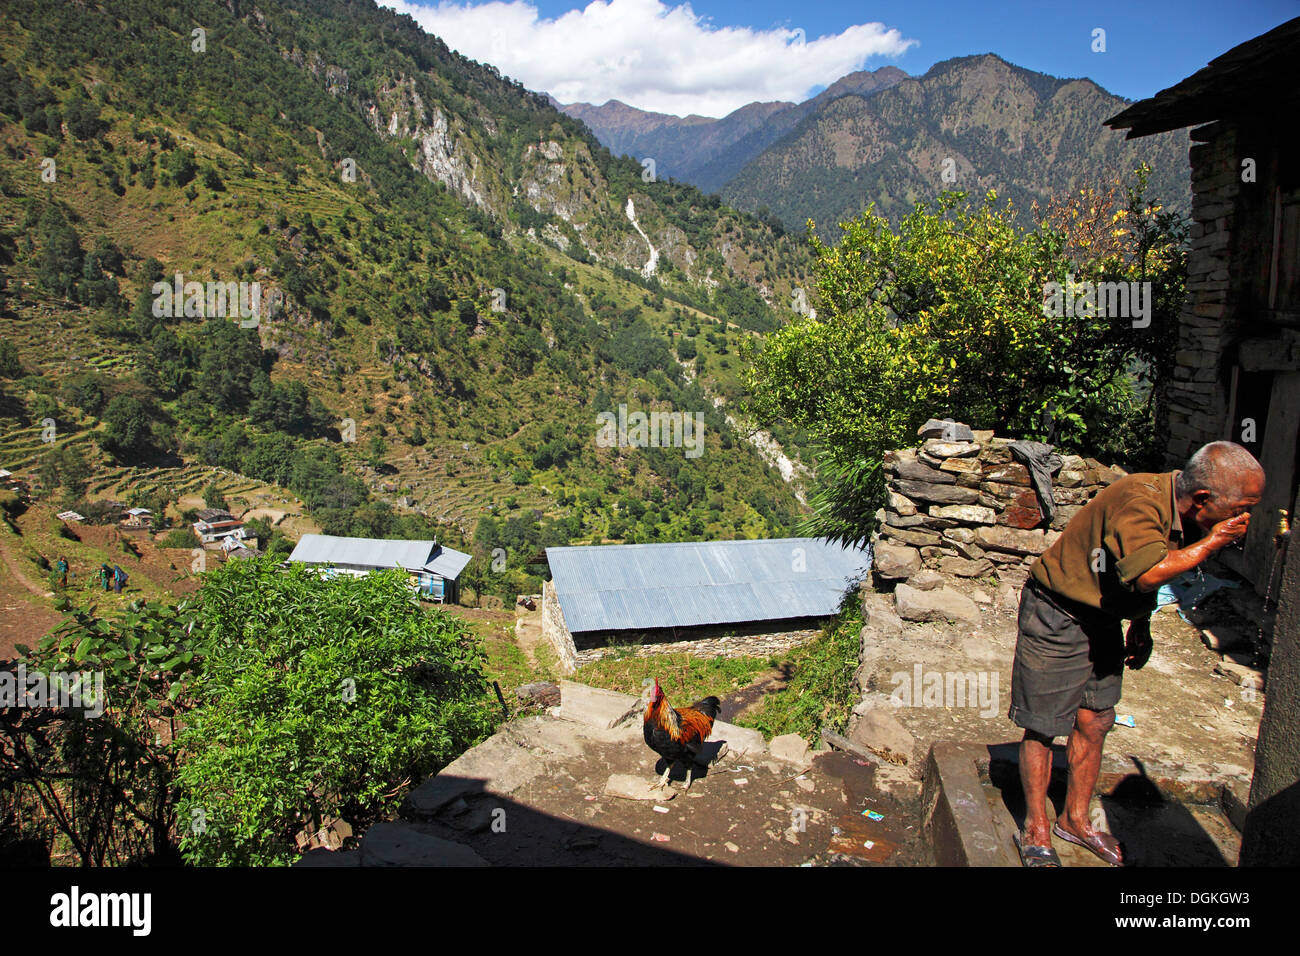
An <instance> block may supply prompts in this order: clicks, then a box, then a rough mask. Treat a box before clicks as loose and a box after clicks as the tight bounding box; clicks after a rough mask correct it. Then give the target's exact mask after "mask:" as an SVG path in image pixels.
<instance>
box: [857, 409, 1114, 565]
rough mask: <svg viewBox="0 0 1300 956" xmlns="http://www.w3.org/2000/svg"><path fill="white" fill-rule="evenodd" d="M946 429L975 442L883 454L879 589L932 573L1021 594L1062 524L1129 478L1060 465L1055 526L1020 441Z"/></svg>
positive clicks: (1094, 467)
mask: <svg viewBox="0 0 1300 956" xmlns="http://www.w3.org/2000/svg"><path fill="white" fill-rule="evenodd" d="M944 428H945V430H946V431H947V432H948V433H949V434H958V435H964V436H969V437H970V438H971V440H968V441H946V440H944V439H943V438H929V439H925V440H923V442H922V444H921V445H919V446H918V447H916V448H905V449H899V450H897V451H891V452H887V453H886V454H885V461H884V468H885V485H886V489H887V490H886V506H885V508H884V509H882V510H881V511H880V512H878V513H877V518H878V519H879V522H880V530H879V532H878V533H877V534H876V535H875V536H874V538H873V540H872V547H873V551H874V570H875V573H876V576H877V578H878V579H882V580H885V581H903V580H907V579H909V578H911V577H912V576H913V575H914V574H916V573H917V572H918V571H921V570H923V569H928V570H931V571H935V572H939V573H942V574H944V575H948V576H952V577H959V578H980V577H987V576H990V575H993V576H996V577H997V579H998V580H999V581H1000V582H1001V583H1003V584H1012V585H1015V586H1019V585H1020V584H1023V583H1024V581H1025V578H1026V577H1027V576H1028V573H1029V565H1031V564H1032V563H1033V561H1034V559H1035V558H1036V557H1037V556H1038V555H1039V554H1041V553H1042V552H1043V551H1045V550H1046V549H1047V548H1048V546H1049V545H1051V543H1052V542H1053V541H1055V540H1056V539H1057V537H1059V536H1060V531H1061V529H1062V528H1064V527H1065V525H1066V522H1068V521H1069V520H1070V518H1072V517H1073V516H1074V515H1075V514H1077V513H1078V511H1079V510H1080V509H1081V508H1082V507H1083V506H1084V505H1085V504H1087V503H1088V501H1090V500H1091V499H1092V497H1093V495H1095V494H1096V493H1097V492H1098V491H1100V490H1101V489H1102V488H1105V487H1106V486H1107V485H1109V484H1110V483H1111V482H1113V481H1114V480H1115V479H1116V478H1119V477H1122V476H1123V475H1124V474H1125V472H1124V471H1123V470H1122V469H1120V468H1117V467H1115V466H1106V465H1103V464H1102V463H1101V462H1099V461H1097V460H1096V459H1094V458H1080V457H1079V456H1077V455H1062V456H1061V458H1062V465H1061V469H1060V471H1059V472H1058V473H1057V474H1056V475H1055V476H1054V477H1053V480H1052V499H1053V501H1055V503H1056V504H1057V505H1058V508H1057V511H1056V516H1055V518H1054V519H1053V520H1052V521H1051V523H1050V526H1049V525H1048V523H1047V522H1046V520H1045V518H1044V516H1043V513H1042V511H1041V510H1040V508H1039V504H1038V497H1037V494H1036V492H1035V491H1034V489H1033V487H1032V484H1031V482H1030V477H1029V469H1028V468H1026V467H1025V466H1024V465H1022V464H1020V463H1019V462H1017V461H1015V460H1014V459H1013V458H1012V455H1011V451H1010V449H1009V448H1008V446H1009V445H1011V444H1012V443H1013V442H1014V441H1015V439H1011V438H996V437H994V435H993V433H992V432H989V431H975V432H972V431H971V430H970V429H969V428H967V427H966V426H964V425H953V424H952V423H948V425H945V426H944ZM933 430H935V429H931V431H933ZM922 431H923V434H925V433H926V430H925V429H923V430H922Z"/></svg>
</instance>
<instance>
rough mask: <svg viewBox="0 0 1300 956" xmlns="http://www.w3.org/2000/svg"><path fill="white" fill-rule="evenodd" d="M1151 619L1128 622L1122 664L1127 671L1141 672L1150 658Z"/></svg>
mask: <svg viewBox="0 0 1300 956" xmlns="http://www.w3.org/2000/svg"><path fill="white" fill-rule="evenodd" d="M1151 647H1152V643H1151V618H1149V617H1144V618H1139V619H1137V620H1134V621H1131V622H1129V626H1128V634H1127V635H1126V636H1125V638H1124V663H1125V664H1127V665H1128V668H1129V670H1134V671H1136V670H1141V668H1142V666H1143V665H1144V664H1146V662H1147V661H1148V660H1150V658H1151Z"/></svg>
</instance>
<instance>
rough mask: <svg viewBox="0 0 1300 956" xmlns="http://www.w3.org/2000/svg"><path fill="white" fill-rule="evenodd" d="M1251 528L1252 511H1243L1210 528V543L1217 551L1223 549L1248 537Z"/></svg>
mask: <svg viewBox="0 0 1300 956" xmlns="http://www.w3.org/2000/svg"><path fill="white" fill-rule="evenodd" d="M1249 528H1250V512H1249V511H1247V512H1243V513H1242V514H1239V515H1237V517H1235V518H1228V519H1227V520H1225V521H1220V522H1219V523H1218V524H1216V525H1215V526H1214V527H1213V528H1211V529H1210V533H1209V535H1208V537H1209V545H1210V547H1211V548H1212V549H1213V550H1215V551H1221V550H1223V549H1224V548H1227V547H1231V546H1232V545H1234V544H1236V543H1237V542H1238V541H1240V540H1242V539H1243V538H1245V537H1246V531H1247V530H1248V529H1249Z"/></svg>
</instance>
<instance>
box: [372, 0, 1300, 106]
mask: <svg viewBox="0 0 1300 956" xmlns="http://www.w3.org/2000/svg"><path fill="white" fill-rule="evenodd" d="M379 2H380V3H382V4H383V5H385V6H391V7H393V8H395V9H397V10H398V11H399V12H403V13H410V14H411V15H412V16H414V17H415V18H416V19H417V20H418V21H419V22H420V23H421V25H422V26H423V27H424V28H425V29H426V30H428V31H429V32H431V33H435V34H437V35H439V36H441V37H443V39H445V40H446V41H447V43H448V45H450V46H451V47H452V48H453V49H456V50H459V51H460V52H461V53H464V54H465V55H466V56H468V57H470V58H471V59H475V60H480V61H484V62H489V63H493V64H494V65H495V66H497V67H498V68H499V69H500V70H501V71H502V72H503V73H505V74H507V75H509V76H512V77H515V78H517V79H518V80H520V81H521V82H522V83H523V84H524V85H525V86H528V87H529V88H531V89H536V90H543V91H546V92H550V93H552V94H553V95H555V96H556V97H557V98H558V99H560V100H561V101H562V102H565V103H568V102H574V101H578V100H584V101H588V102H594V103H603V102H605V101H606V100H607V99H620V100H622V101H624V102H627V103H630V104H631V105H633V106H637V107H640V108H642V109H651V110H658V111H661V112H666V113H675V114H677V115H685V114H686V113H690V112H697V113H700V114H702V115H705V116H721V115H724V114H725V113H727V112H729V111H730V110H732V109H735V108H737V107H739V106H741V105H744V104H745V103H749V102H753V101H756V100H759V101H762V100H774V99H782V100H796V101H797V100H801V99H804V98H806V97H807V96H809V95H812V94H814V93H816V92H817V91H818V90H819V89H821V88H823V87H824V86H825V85H826V84H828V83H830V82H833V81H834V80H835V79H837V78H839V77H840V76H842V75H844V74H845V73H848V72H852V71H853V70H856V69H875V68H877V67H880V66H885V65H888V64H893V65H895V66H898V67H900V68H901V69H903V70H906V71H907V72H908V73H911V74H914V75H920V74H922V73H924V72H925V71H926V70H927V69H929V67H930V66H932V65H933V64H935V63H937V62H939V61H940V60H946V59H949V58H951V57H955V56H967V55H971V54H978V53H996V54H998V55H999V56H1001V57H1002V58H1003V59H1005V60H1007V61H1008V62H1011V63H1014V64H1016V65H1017V66H1023V67H1026V68H1028V69H1032V70H1038V71H1040V72H1043V73H1049V74H1052V75H1054V76H1063V77H1080V76H1086V77H1089V78H1091V79H1092V80H1094V81H1096V82H1097V83H1098V84H1100V85H1101V86H1102V87H1104V88H1105V89H1107V90H1109V91H1110V92H1112V93H1115V94H1117V95H1119V96H1124V97H1127V98H1129V99H1142V98H1144V97H1147V96H1150V95H1152V94H1153V93H1156V92H1157V91H1159V90H1161V89H1164V88H1165V87H1168V86H1171V85H1173V84H1174V83H1176V82H1177V81H1178V80H1180V79H1182V78H1183V77H1184V76H1187V75H1189V74H1191V73H1193V72H1195V71H1196V70H1198V69H1200V68H1201V67H1202V66H1204V65H1205V64H1206V63H1207V62H1208V61H1209V60H1211V59H1213V58H1214V57H1216V56H1218V55H1219V54H1220V53H1223V52H1225V51H1226V50H1228V49H1230V48H1231V47H1233V46H1235V45H1237V44H1238V43H1241V42H1243V41H1245V40H1248V39H1250V38H1251V37H1254V36H1258V35H1259V34H1261V33H1264V32H1266V31H1268V30H1270V29H1272V28H1273V27H1275V26H1277V25H1279V24H1281V23H1283V22H1285V21H1286V20H1288V19H1291V18H1292V17H1296V16H1300V0H1179V2H1173V0H1089V2H1087V3H1079V2H1074V3H1064V2H1056V0H1038V2H1032V0H997V2H989V3H977V2H961V0H947V2H939V0H881V2H873V0H868V2H853V3H846V2H838V0H836V2H802V3H796V2H793V0H694V2H691V3H689V4H687V3H677V2H674V0H595V2H580V3H575V2H571V0H488V2H483V0H460V2H448V0H443V2H437V0H419V2H416V0H379ZM1098 28H1100V29H1102V30H1104V31H1105V47H1106V49H1105V52H1093V50H1092V45H1093V31H1094V30H1095V29H1098ZM800 31H801V32H800Z"/></svg>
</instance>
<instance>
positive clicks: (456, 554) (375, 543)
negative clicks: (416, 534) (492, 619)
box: [289, 534, 470, 603]
mask: <svg viewBox="0 0 1300 956" xmlns="http://www.w3.org/2000/svg"><path fill="white" fill-rule="evenodd" d="M289 560H290V561H293V562H299V563H303V564H311V565H316V566H318V567H320V568H322V569H323V570H324V572H325V574H326V576H327V577H333V576H334V575H336V574H351V575H354V576H358V577H360V576H364V575H367V574H369V573H370V572H371V571H383V570H387V569H389V568H401V569H402V570H403V571H405V572H406V573H407V574H408V575H409V579H410V584H411V587H412V588H413V589H414V590H415V592H416V593H417V594H419V595H420V597H422V598H425V599H426V600H430V601H437V602H438V603H455V602H456V600H457V597H458V591H457V579H458V578H459V577H460V573H461V572H462V571H463V570H465V565H467V564H469V560H470V556H469V555H468V554H465V553H464V552H462V551H456V550H454V549H452V548H447V547H443V546H442V545H440V544H439V543H438V542H437V541H402V540H393V539H386V538H344V537H336V536H334V535H328V534H305V535H303V536H302V539H301V540H300V541H299V542H298V545H297V547H295V548H294V549H293V553H292V554H290V555H289Z"/></svg>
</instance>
